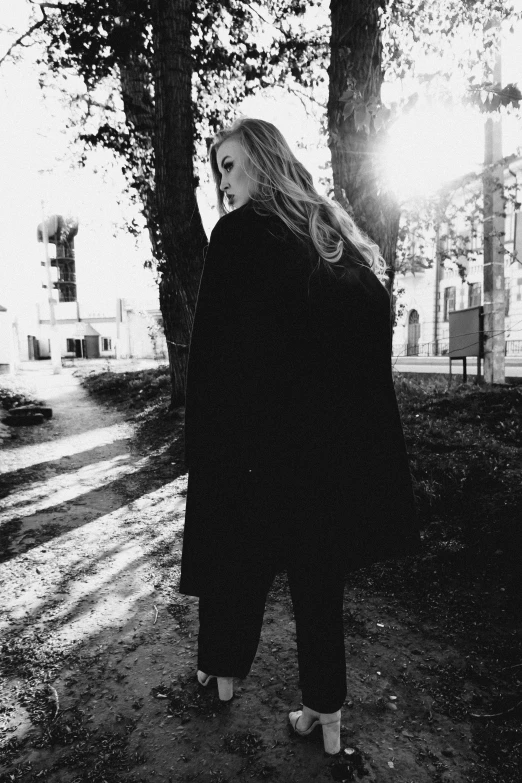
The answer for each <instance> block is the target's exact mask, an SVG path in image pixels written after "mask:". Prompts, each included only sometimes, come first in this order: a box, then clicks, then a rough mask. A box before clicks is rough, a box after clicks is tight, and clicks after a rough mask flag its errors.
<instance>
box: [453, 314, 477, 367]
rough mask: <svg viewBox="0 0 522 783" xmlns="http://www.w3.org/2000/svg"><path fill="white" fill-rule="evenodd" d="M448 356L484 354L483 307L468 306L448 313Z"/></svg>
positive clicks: (462, 357)
mask: <svg viewBox="0 0 522 783" xmlns="http://www.w3.org/2000/svg"><path fill="white" fill-rule="evenodd" d="M448 353H449V357H450V359H464V358H465V357H466V356H478V357H483V356H484V327H483V308H482V305H480V306H479V307H468V308H467V309H466V310H453V311H451V312H450V313H449V352H448Z"/></svg>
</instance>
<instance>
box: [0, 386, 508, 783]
mask: <svg viewBox="0 0 522 783" xmlns="http://www.w3.org/2000/svg"><path fill="white" fill-rule="evenodd" d="M33 383H34V385H35V387H36V393H37V395H38V396H39V397H41V398H43V399H45V401H46V402H47V403H48V404H50V405H51V406H52V407H53V409H54V418H53V419H52V420H51V421H49V422H46V423H45V424H43V425H41V426H40V427H37V428H31V429H24V430H20V431H19V433H18V437H17V439H15V440H11V441H9V442H6V443H4V449H3V452H2V461H1V466H2V467H1V470H2V473H3V476H2V478H3V479H4V480H5V484H6V486H7V487H8V488H9V493H8V494H7V495H6V497H5V498H4V500H3V505H2V506H1V507H0V525H1V526H2V527H1V529H2V532H3V547H2V563H1V565H0V569H1V570H0V581H1V588H2V594H3V596H5V598H4V599H3V602H2V607H1V612H0V647H1V651H2V658H1V672H2V675H3V683H2V704H3V706H2V708H1V710H0V718H1V719H3V727H2V729H1V732H0V744H1V746H2V750H1V762H2V766H1V767H0V781H42V780H45V781H51V782H52V783H54V781H68V782H70V783H79V782H80V781H100V782H101V783H103V781H106V783H118V782H119V781H122V782H123V781H136V783H137V782H138V781H143V782H145V781H146V782H147V783H148V782H149V781H155V780H166V781H167V780H168V781H176V783H181V782H183V781H187V782H188V781H193V780H195V781H201V782H202V783H211V781H213V782H214V783H226V781H232V780H240V781H246V780H250V779H269V780H277V781H299V782H300V783H303V781H312V780H314V781H331V780H332V779H334V780H358V779H364V780H367V781H379V783H388V781H396V782H398V783H464V781H467V780H470V779H471V778H470V774H471V772H473V771H475V772H476V770H477V768H478V767H479V766H480V764H481V763H482V762H481V760H480V759H479V758H478V756H477V754H476V751H475V749H474V747H473V736H472V728H471V725H470V719H469V714H468V712H469V710H468V707H469V706H470V705H472V704H481V703H482V700H483V698H484V693H483V691H484V688H485V687H486V686H484V685H481V684H480V680H479V681H478V682H477V681H475V680H474V679H473V676H472V674H470V673H469V672H467V670H466V662H465V660H463V655H462V651H461V649H460V648H459V645H458V644H457V643H456V642H455V643H454V640H453V639H452V638H451V636H448V638H447V639H441V635H440V634H437V633H434V632H433V623H435V621H436V620H437V619H438V620H440V619H441V618H435V617H434V618H433V622H432V625H431V627H430V621H429V620H426V621H425V622H424V623H423V624H422V623H419V622H418V621H417V620H416V619H415V618H412V617H411V616H410V615H409V614H408V612H406V611H404V610H403V608H401V605H400V601H399V602H398V601H397V600H396V599H395V598H394V594H393V591H392V590H390V591H388V593H387V594H382V593H375V594H372V595H370V596H369V595H367V594H365V593H364V592H363V591H362V590H361V589H360V588H359V587H358V586H357V585H352V586H351V587H349V588H347V596H346V619H347V661H348V666H349V680H348V681H349V694H350V695H349V698H348V701H347V704H346V706H345V709H344V720H343V726H344V728H343V733H342V738H343V743H344V746H345V747H347V748H349V749H350V750H351V751H353V752H350V754H349V755H348V754H345V756H344V757H343V758H342V759H335V760H331V759H327V758H325V757H324V756H323V754H322V752H321V747H320V744H317V743H314V742H313V741H312V742H303V741H299V740H297V739H295V738H293V737H291V736H290V734H289V731H288V727H287V723H286V714H287V712H288V710H289V709H291V708H295V707H296V706H297V705H298V704H299V691H298V682H297V667H296V655H295V653H296V650H295V640H294V626H293V620H292V613H291V608H290V605H289V601H288V594H287V591H286V587H285V582H284V579H282V578H281V579H278V580H277V581H276V585H275V587H274V590H273V592H272V594H271V596H270V600H269V604H268V607H267V613H266V621H265V626H264V629H263V635H262V639H261V644H260V648H259V653H258V656H257V658H256V661H255V664H254V667H253V670H252V672H251V675H250V676H249V678H248V679H247V680H245V681H244V682H239V681H238V682H237V688H236V695H235V697H234V699H233V700H232V702H231V703H230V704H222V703H220V702H219V701H218V699H217V694H216V692H215V690H212V689H210V688H209V689H208V690H207V689H202V688H199V687H198V686H197V684H196V683H195V677H194V675H195V667H196V655H195V643H196V633H197V601H196V599H191V598H187V597H184V596H180V595H179V594H178V593H177V592H176V584H177V578H178V576H179V559H180V545H181V539H182V523H183V511H184V494H185V487H186V476H184V475H177V474H178V473H179V469H178V468H177V465H176V464H173V462H172V457H171V456H170V454H169V452H168V451H161V450H158V452H157V453H149V454H146V455H143V454H141V453H139V452H137V451H135V450H134V449H133V447H132V436H133V424H132V423H129V422H126V421H125V418H124V415H123V414H121V413H119V412H117V411H113V410H110V409H108V408H102V407H101V406H99V405H98V404H97V403H95V402H94V401H93V400H92V399H90V398H89V397H88V396H87V395H86V393H85V392H84V391H83V389H82V388H81V387H80V386H79V385H78V382H77V381H76V379H75V378H74V377H73V376H72V374H71V373H70V371H67V372H65V373H64V375H63V376H61V377H60V378H57V377H56V376H51V375H49V374H45V373H44V374H41V375H40V374H38V376H36V375H35V376H34V378H33ZM434 574H435V571H434ZM433 578H434V579H435V578H436V576H434V577H433ZM442 670H444V671H445V672H446V673H447V672H450V674H451V676H446V677H445V679H444V680H443V682H444V683H445V687H446V691H444V688H442V690H441V687H442V686H441V684H440V683H441V682H442V680H440V681H439V680H437V687H438V688H439V690H438V691H437V693H438V694H439V692H440V696H437V698H436V699H435V700H434V698H433V695H432V694H433V688H434V686H433V680H434V679H436V678H437V672H439V673H440V672H441V671H442ZM432 686H433V687H432ZM430 694H431V695H430ZM473 779H475V778H473ZM476 779H477V780H478V777H477V778H476ZM492 780H493V778H492Z"/></svg>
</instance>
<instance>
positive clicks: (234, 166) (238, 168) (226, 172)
mask: <svg viewBox="0 0 522 783" xmlns="http://www.w3.org/2000/svg"><path fill="white" fill-rule="evenodd" d="M216 160H217V166H218V169H219V172H220V174H221V183H220V185H219V187H220V188H221V190H222V191H223V192H224V194H225V196H226V197H227V199H228V205H229V206H230V207H232V208H233V209H237V208H238V207H242V206H243V204H246V203H247V201H249V199H250V195H249V192H248V183H249V179H248V175H247V173H246V171H245V167H244V165H243V163H244V160H245V154H244V152H243V147H242V146H241V144H240V142H239V141H238V139H234V138H232V139H227V140H226V141H224V142H223V143H222V144H221V145H220V146H219V148H218V150H217V153H216Z"/></svg>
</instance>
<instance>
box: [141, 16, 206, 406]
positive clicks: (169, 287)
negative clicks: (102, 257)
mask: <svg viewBox="0 0 522 783" xmlns="http://www.w3.org/2000/svg"><path fill="white" fill-rule="evenodd" d="M192 10H193V3H192V2H190V0H153V3H152V12H153V36H154V70H155V72H154V87H155V99H154V103H155V133H154V154H155V181H156V197H155V202H156V211H157V218H158V225H159V229H160V239H159V241H160V245H161V247H160V252H161V254H162V264H161V270H162V277H161V281H160V306H161V312H162V314H163V318H164V324H165V333H166V336H167V340H168V349H169V361H170V373H171V379H172V405H173V406H176V405H180V404H182V403H183V400H184V393H185V381H186V369H187V359H188V345H189V340H190V334H191V330H192V323H193V319H194V310H195V305H196V298H197V293H198V286H199V280H200V277H201V270H202V266H203V257H204V249H205V246H206V244H207V238H206V235H205V231H204V229H203V224H202V222H201V216H200V213H199V209H198V205H197V201H196V179H195V174H194V127H193V113H192V99H191V83H192V57H191V40H190V39H191V22H192Z"/></svg>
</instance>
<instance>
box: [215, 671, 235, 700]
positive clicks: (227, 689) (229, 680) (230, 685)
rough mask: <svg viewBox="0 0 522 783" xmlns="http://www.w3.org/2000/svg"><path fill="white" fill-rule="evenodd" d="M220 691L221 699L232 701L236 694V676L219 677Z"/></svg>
mask: <svg viewBox="0 0 522 783" xmlns="http://www.w3.org/2000/svg"><path fill="white" fill-rule="evenodd" d="M217 685H218V693H219V698H220V700H221V701H230V699H231V698H232V696H233V695H234V678H233V677H218V678H217Z"/></svg>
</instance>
